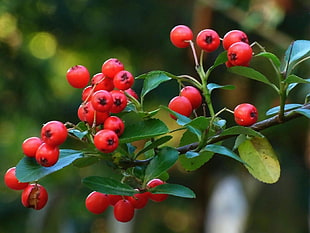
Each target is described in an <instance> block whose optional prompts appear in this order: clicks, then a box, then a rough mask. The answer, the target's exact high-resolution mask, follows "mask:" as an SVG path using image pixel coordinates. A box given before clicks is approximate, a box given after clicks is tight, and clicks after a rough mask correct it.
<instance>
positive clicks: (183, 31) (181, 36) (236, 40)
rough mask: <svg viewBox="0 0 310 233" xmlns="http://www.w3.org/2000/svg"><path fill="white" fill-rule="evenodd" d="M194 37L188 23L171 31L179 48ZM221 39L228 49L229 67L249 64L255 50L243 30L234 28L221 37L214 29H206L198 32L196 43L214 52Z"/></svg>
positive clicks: (203, 48)
mask: <svg viewBox="0 0 310 233" xmlns="http://www.w3.org/2000/svg"><path fill="white" fill-rule="evenodd" d="M192 39H193V32H192V30H191V29H190V28H189V27H188V26H186V25H177V26H175V27H174V28H173V29H172V30H171V32H170V40H171V42H172V44H173V45H174V46H176V47H178V48H186V47H188V46H190V42H191V41H192ZM221 40H222V44H223V48H224V49H225V50H227V58H228V61H227V62H226V66H227V67H232V66H248V65H249V62H250V60H251V58H252V52H253V51H252V48H251V46H250V45H249V40H248V37H247V35H246V34H245V33H244V32H243V31H240V30H232V31H229V32H227V33H226V34H225V35H224V37H223V38H220V37H219V35H218V33H217V32H216V31H214V30H213V29H204V30H202V31H200V32H199V33H198V35H197V37H196V44H197V45H198V46H199V47H200V48H201V49H202V50H203V51H205V52H213V51H215V50H216V49H217V48H218V47H219V46H220V43H221Z"/></svg>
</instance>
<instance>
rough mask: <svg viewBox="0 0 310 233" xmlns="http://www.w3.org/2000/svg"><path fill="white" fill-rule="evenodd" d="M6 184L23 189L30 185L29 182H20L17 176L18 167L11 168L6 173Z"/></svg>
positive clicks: (9, 186)
mask: <svg viewBox="0 0 310 233" xmlns="http://www.w3.org/2000/svg"><path fill="white" fill-rule="evenodd" d="M4 183H5V185H6V186H7V187H8V188H10V189H13V190H22V189H24V188H26V187H27V186H28V184H29V183H28V182H19V180H18V179H17V177H16V167H11V168H9V169H8V170H7V171H6V173H5V174H4Z"/></svg>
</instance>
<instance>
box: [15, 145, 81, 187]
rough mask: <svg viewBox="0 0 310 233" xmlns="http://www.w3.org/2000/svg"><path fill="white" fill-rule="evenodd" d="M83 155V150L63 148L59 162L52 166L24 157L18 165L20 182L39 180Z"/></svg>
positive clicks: (17, 175) (17, 170)
mask: <svg viewBox="0 0 310 233" xmlns="http://www.w3.org/2000/svg"><path fill="white" fill-rule="evenodd" d="M82 157H83V152H81V151H77V150H69V149H62V150H60V155H59V160H58V162H57V163H56V164H55V165H53V166H51V167H43V166H41V165H39V164H38V163H37V162H36V161H35V159H34V158H29V157H24V158H23V159H21V160H20V161H19V163H18V164H17V165H16V177H17V178H18V180H19V181H20V182H31V181H37V180H39V179H41V178H42V177H44V176H47V175H49V174H51V173H53V172H56V171H58V170H61V169H62V168H64V167H66V166H68V165H70V164H71V163H73V162H74V161H75V160H76V159H79V158H82Z"/></svg>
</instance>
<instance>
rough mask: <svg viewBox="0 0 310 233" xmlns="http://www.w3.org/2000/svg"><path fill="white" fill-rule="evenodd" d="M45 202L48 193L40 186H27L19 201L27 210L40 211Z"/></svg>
mask: <svg viewBox="0 0 310 233" xmlns="http://www.w3.org/2000/svg"><path fill="white" fill-rule="evenodd" d="M47 200H48V193H47V191H46V189H45V188H44V187H43V186H42V185H40V184H29V185H28V186H27V187H26V188H25V189H24V191H23V192H22V197H21V201H22V204H23V206H25V207H27V208H33V209H35V210H40V209H42V208H43V207H44V206H45V205H46V203H47Z"/></svg>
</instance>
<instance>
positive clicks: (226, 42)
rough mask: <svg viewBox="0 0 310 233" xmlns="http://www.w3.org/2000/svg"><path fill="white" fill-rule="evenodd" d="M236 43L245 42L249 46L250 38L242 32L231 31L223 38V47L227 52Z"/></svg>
mask: <svg viewBox="0 0 310 233" xmlns="http://www.w3.org/2000/svg"><path fill="white" fill-rule="evenodd" d="M236 42H244V43H246V44H249V40H248V36H247V35H246V34H245V33H244V32H243V31H240V30H231V31H229V32H227V33H226V34H225V36H224V38H223V47H224V49H225V50H227V49H228V48H229V47H230V46H231V45H232V44H234V43H236Z"/></svg>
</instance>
